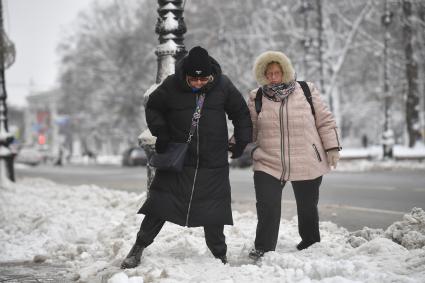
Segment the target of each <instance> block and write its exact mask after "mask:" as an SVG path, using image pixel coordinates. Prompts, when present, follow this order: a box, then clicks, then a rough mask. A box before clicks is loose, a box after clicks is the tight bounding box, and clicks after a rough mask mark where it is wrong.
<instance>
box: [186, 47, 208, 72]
mask: <svg viewBox="0 0 425 283" xmlns="http://www.w3.org/2000/svg"><path fill="white" fill-rule="evenodd" d="M183 69H184V72H185V74H186V75H188V76H192V77H207V76H209V75H211V74H212V67H211V62H210V57H209V56H208V52H207V50H205V49H204V48H202V47H201V46H196V47H193V48H192V49H191V50H190V51H189V55H187V57H186V59H185V61H184V64H183Z"/></svg>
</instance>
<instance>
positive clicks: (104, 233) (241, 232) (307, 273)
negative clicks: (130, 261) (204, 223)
mask: <svg viewBox="0 0 425 283" xmlns="http://www.w3.org/2000/svg"><path fill="white" fill-rule="evenodd" d="M144 198H145V195H142V196H139V195H136V194H132V193H126V192H121V191H114V190H108V189H104V188H99V187H96V186H88V185H84V186H74V187H73V186H65V185H59V184H55V183H53V182H50V181H47V180H43V179H25V180H23V181H21V182H19V183H17V184H11V185H9V186H7V187H5V188H0V204H1V207H0V223H1V226H0V251H1V252H0V262H4V261H12V260H33V259H34V257H35V256H37V259H38V260H40V259H42V260H43V259H46V261H47V262H51V263H61V264H65V265H66V266H67V267H68V268H69V272H70V274H68V276H70V277H73V278H74V279H76V280H78V281H79V282H100V281H101V280H102V277H103V278H109V281H108V282H111V283H125V282H132V283H136V282H229V283H230V282H251V283H254V282H263V283H264V282H338V283H340V282H425V268H424V267H425V212H424V211H423V210H422V209H420V208H417V209H413V210H412V212H411V213H410V214H407V215H405V217H404V218H403V219H400V221H399V222H396V223H394V224H393V225H391V226H390V227H388V229H386V230H385V231H384V230H379V229H368V228H364V229H363V230H360V231H356V232H353V233H349V232H348V231H347V230H346V229H344V228H342V227H337V226H336V225H335V224H333V223H331V222H321V223H320V229H321V233H322V242H321V243H318V244H315V245H313V246H312V247H310V248H309V249H307V250H304V251H301V252H300V251H297V250H296V248H295V245H296V244H297V243H298V242H299V241H300V238H299V236H298V232H297V231H298V230H297V222H296V219H292V220H290V221H287V220H282V222H281V228H280V234H279V240H278V246H277V249H276V251H275V252H270V253H267V254H266V256H265V257H264V258H263V259H262V260H261V261H259V262H257V263H254V262H253V261H251V260H250V259H249V258H248V257H247V254H248V251H249V249H250V248H251V247H252V245H253V240H254V236H255V228H256V215H255V214H253V213H243V214H241V213H238V212H236V211H235V212H234V222H235V225H234V226H226V228H225V234H226V237H227V245H228V258H229V264H228V265H223V264H222V263H221V262H220V261H219V260H217V259H215V258H214V257H213V256H212V255H211V254H210V252H209V250H208V249H207V247H206V244H205V242H204V235H203V229H202V228H190V229H189V228H185V227H180V226H177V225H174V224H170V223H167V224H166V225H165V226H164V228H163V230H162V231H161V232H160V233H159V235H158V237H157V238H156V241H155V242H154V243H153V244H152V245H151V246H150V247H148V248H147V249H146V250H145V252H144V254H143V257H142V262H141V265H140V266H139V267H137V268H135V269H130V270H121V269H119V265H120V263H121V261H122V260H123V258H124V257H125V256H126V254H127V253H128V251H129V249H130V248H131V246H132V244H133V242H134V240H135V236H136V233H137V231H138V228H139V225H140V223H141V220H142V219H143V216H142V215H136V212H137V210H138V208H139V206H140V205H141V203H142V202H143V200H144Z"/></svg>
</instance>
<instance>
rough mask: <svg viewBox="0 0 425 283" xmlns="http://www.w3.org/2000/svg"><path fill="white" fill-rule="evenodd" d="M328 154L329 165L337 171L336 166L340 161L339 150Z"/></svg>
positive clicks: (333, 150) (332, 150)
mask: <svg viewBox="0 0 425 283" xmlns="http://www.w3.org/2000/svg"><path fill="white" fill-rule="evenodd" d="M327 153H328V164H329V166H331V167H333V168H334V169H336V164H337V163H338V160H339V151H338V149H331V150H329V151H328V152H327Z"/></svg>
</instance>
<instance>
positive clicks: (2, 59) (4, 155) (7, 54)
mask: <svg viewBox="0 0 425 283" xmlns="http://www.w3.org/2000/svg"><path fill="white" fill-rule="evenodd" d="M0 33H1V34H0V186H4V185H6V184H7V182H8V181H15V174H14V169H13V159H14V154H13V152H12V151H11V149H10V147H9V145H10V144H11V143H12V141H13V135H12V134H11V133H10V132H9V129H8V121H7V104H6V99H7V92H6V79H5V69H6V68H8V67H10V66H11V65H12V64H13V62H14V61H15V48H14V45H13V43H12V42H11V41H10V40H9V39H8V38H7V35H6V32H5V30H4V25H3V3H2V1H1V0H0Z"/></svg>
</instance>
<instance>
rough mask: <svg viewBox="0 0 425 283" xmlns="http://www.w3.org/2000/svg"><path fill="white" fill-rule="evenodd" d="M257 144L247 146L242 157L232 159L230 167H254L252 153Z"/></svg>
mask: <svg viewBox="0 0 425 283" xmlns="http://www.w3.org/2000/svg"><path fill="white" fill-rule="evenodd" d="M254 147H255V144H254V143H250V144H248V145H247V146H246V148H245V150H244V152H243V153H242V155H241V157H239V158H236V159H232V160H231V161H230V167H238V168H245V167H249V166H251V165H252V157H251V152H252V150H253V149H254Z"/></svg>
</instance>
